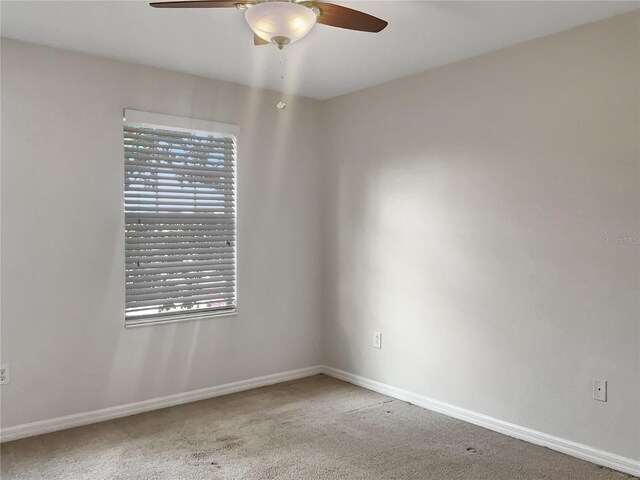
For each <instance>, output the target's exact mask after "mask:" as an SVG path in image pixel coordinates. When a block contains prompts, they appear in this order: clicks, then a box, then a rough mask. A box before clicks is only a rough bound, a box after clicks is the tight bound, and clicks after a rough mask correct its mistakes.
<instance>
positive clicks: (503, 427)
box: [0, 366, 640, 476]
mask: <svg viewBox="0 0 640 480" xmlns="http://www.w3.org/2000/svg"><path fill="white" fill-rule="evenodd" d="M320 373H324V374H325V375H328V376H330V377H334V378H337V379H339V380H343V381H345V382H349V383H352V384H354V385H358V386H360V387H363V388H366V389H368V390H372V391H374V392H378V393H382V394H383V395H388V396H390V397H393V398H397V399H398V400H403V401H406V402H409V403H412V404H414V405H417V406H419V407H423V408H426V409H428V410H432V411H434V412H438V413H442V414H444V415H447V416H449V417H453V418H457V419H459V420H463V421H465V422H468V423H472V424H474V425H478V426H480V427H484V428H487V429H489V430H493V431H494V432H498V433H502V434H504V435H508V436H510V437H513V438H517V439H519V440H524V441H526V442H529V443H533V444H535V445H540V446H543V447H547V448H550V449H552V450H556V451H558V452H562V453H565V454H567V455H571V456H573V457H576V458H580V459H582V460H586V461H588V462H592V463H595V464H597V465H602V466H604V467H609V468H612V469H614V470H618V471H621V472H624V473H628V474H631V475H636V476H640V462H639V461H637V460H632V459H630V458H625V457H622V456H620V455H616V454H614V453H609V452H606V451H604V450H599V449H596V448H593V447H589V446H587V445H583V444H580V443H576V442H572V441H570V440H565V439H563V438H559V437H555V436H553V435H549V434H546V433H542V432H538V431H536V430H532V429H530V428H526V427H521V426H519V425H515V424H513V423H509V422H505V421H503V420H498V419H497V418H493V417H489V416H487V415H483V414H481V413H477V412H473V411H471V410H467V409H464V408H460V407H456V406H454V405H449V404H447V403H443V402H439V401H437V400H433V399H430V398H427V397H424V396H422V395H418V394H416V393H412V392H409V391H407V390H402V389H400V388H396V387H392V386H391V385H386V384H384V383H381V382H377V381H375V380H371V379H368V378H365V377H361V376H359V375H354V374H352V373H349V372H345V371H343V370H338V369H337V368H333V367H327V366H314V367H307V368H301V369H298V370H291V371H288V372H282V373H275V374H272V375H265V376H262V377H256V378H251V379H248V380H241V381H238V382H233V383H227V384H225V385H219V386H216V387H209V388H203V389H200V390H193V391H191V392H185V393H177V394H175V395H168V396H166V397H160V398H153V399H150V400H143V401H141V402H136V403H130V404H127V405H119V406H116V407H109V408H103V409H100V410H93V411H91V412H85V413H78V414H74V415H67V416H64V417H58V418H52V419H49V420H41V421H38V422H33V423H26V424H23V425H16V426H15V427H7V428H3V429H2V430H0V442H9V441H11V440H18V439H20V438H26V437H31V436H34V435H42V434H43V433H50V432H55V431H58V430H66V429H68V428H74V427H80V426H82V425H89V424H92V423H98V422H103V421H105V420H112V419H114V418H121V417H127V416H129V415H135V414H137V413H143V412H149V411H151V410H158V409H160V408H166V407H172V406H175V405H181V404H184V403H189V402H195V401H198V400H205V399H207V398H213V397H219V396H222V395H228V394H231V393H235V392H241V391H244V390H250V389H252V388H258V387H264V386H267V385H273V384H276V383H281V382H287V381H290V380H296V379H299V378H304V377H310V376H313V375H318V374H320Z"/></svg>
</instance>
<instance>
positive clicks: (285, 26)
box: [245, 2, 316, 43]
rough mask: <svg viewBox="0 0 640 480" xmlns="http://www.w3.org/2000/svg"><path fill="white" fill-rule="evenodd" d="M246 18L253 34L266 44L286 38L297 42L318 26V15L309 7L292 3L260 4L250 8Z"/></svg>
mask: <svg viewBox="0 0 640 480" xmlns="http://www.w3.org/2000/svg"><path fill="white" fill-rule="evenodd" d="M245 18H246V20H247V23H248V24H249V27H251V30H253V33H255V34H256V35H257V36H258V37H260V38H261V39H263V40H264V41H266V42H272V39H273V38H274V37H285V38H288V39H289V42H290V43H293V42H297V41H298V40H300V39H301V38H303V37H304V36H305V35H306V34H307V33H309V32H310V31H311V29H312V28H313V26H314V25H315V24H316V15H315V13H314V12H313V11H312V10H311V9H310V8H308V7H305V6H304V5H300V4H297V3H290V2H266V3H258V4H256V5H254V6H252V7H251V8H249V9H248V10H247V11H246V13H245Z"/></svg>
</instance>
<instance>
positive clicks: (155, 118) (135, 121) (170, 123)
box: [121, 108, 240, 328]
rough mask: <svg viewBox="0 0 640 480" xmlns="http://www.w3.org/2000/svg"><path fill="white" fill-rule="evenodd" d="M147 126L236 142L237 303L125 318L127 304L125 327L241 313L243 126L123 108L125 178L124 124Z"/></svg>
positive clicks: (123, 233) (235, 297)
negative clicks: (240, 167) (240, 138)
mask: <svg viewBox="0 0 640 480" xmlns="http://www.w3.org/2000/svg"><path fill="white" fill-rule="evenodd" d="M126 126H131V127H146V128H159V129H169V130H173V131H177V132H185V133H191V134H193V133H199V134H208V135H211V134H215V135H223V136H226V137H231V138H233V139H234V142H235V158H234V161H235V165H236V172H235V175H234V177H233V178H234V187H235V188H234V192H233V200H234V205H235V215H234V221H235V225H234V226H235V228H234V244H235V246H236V248H235V252H234V275H235V278H236V282H235V296H234V301H235V305H234V308H233V309H228V310H223V311H215V310H207V311H200V312H198V311H185V312H180V313H177V312H176V313H175V314H165V315H162V316H147V317H144V316H141V317H140V318H139V319H132V318H129V319H127V317H126V305H125V308H124V326H125V328H134V327H142V326H147V325H161V324H167V323H177V322H186V321H192V320H201V319H208V318H216V317H229V316H235V315H237V314H238V171H237V164H238V136H239V134H240V127H239V126H238V125H235V124H229V123H220V122H213V121H209V120H199V119H194V118H188V117H180V116H175V115H168V114H161V113H152V112H145V111H141V110H133V109H129V108H127V109H124V112H123V118H122V127H121V128H122V130H121V132H122V137H121V142H122V157H121V158H122V159H123V160H124V161H123V162H122V164H121V165H122V168H123V178H124V177H125V175H124V166H125V164H126V160H125V158H126V157H125V151H124V127H126ZM125 192H126V186H125V184H124V182H123V191H122V213H123V220H124V218H125V215H126V213H125V210H126V209H125V201H124V197H125V195H124V194H125ZM121 238H122V241H123V244H124V243H125V241H126V221H124V224H123V231H122V237H121ZM124 251H125V252H126V245H125V246H124ZM123 259H124V260H125V262H126V255H125V256H123ZM123 273H124V275H125V297H126V288H127V287H126V266H125V268H123Z"/></svg>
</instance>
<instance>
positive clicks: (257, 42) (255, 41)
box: [253, 34, 269, 47]
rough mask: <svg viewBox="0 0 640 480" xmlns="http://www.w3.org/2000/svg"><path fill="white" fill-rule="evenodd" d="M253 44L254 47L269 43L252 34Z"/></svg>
mask: <svg viewBox="0 0 640 480" xmlns="http://www.w3.org/2000/svg"><path fill="white" fill-rule="evenodd" d="M253 44H254V45H255V46H256V47H259V46H260V45H269V42H267V41H266V40H263V39H262V38H260V37H259V36H258V35H255V34H254V35H253Z"/></svg>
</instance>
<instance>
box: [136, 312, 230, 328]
mask: <svg viewBox="0 0 640 480" xmlns="http://www.w3.org/2000/svg"><path fill="white" fill-rule="evenodd" d="M237 314H238V311H237V309H234V310H227V311H224V312H202V313H192V314H182V315H167V316H166V317H155V318H147V319H144V320H142V319H141V320H129V321H125V323H124V328H138V327H148V326H151V325H164V324H167V323H180V322H190V321H193V320H207V319H209V318H218V317H234V316H236V315H237Z"/></svg>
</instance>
